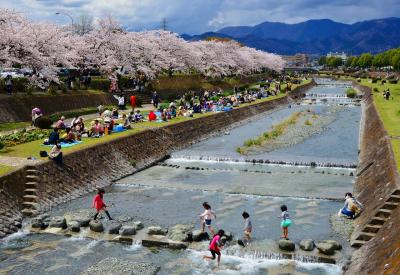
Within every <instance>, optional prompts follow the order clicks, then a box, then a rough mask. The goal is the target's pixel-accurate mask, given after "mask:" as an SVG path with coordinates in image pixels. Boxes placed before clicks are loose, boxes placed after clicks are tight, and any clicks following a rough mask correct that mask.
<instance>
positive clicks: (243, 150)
mask: <svg viewBox="0 0 400 275" xmlns="http://www.w3.org/2000/svg"><path fill="white" fill-rule="evenodd" d="M301 114H302V113H301V112H296V113H294V114H292V115H291V116H290V117H289V118H288V119H285V120H283V121H282V122H280V123H279V124H277V125H274V126H272V130H271V131H268V132H265V133H263V134H262V135H261V136H259V137H257V138H254V139H247V140H245V142H244V143H243V146H242V147H237V148H236V152H238V153H239V154H242V155H244V154H247V152H248V150H249V149H251V148H252V147H257V146H261V145H263V144H265V143H267V142H268V141H270V140H273V139H276V138H278V137H279V136H281V135H282V134H283V133H285V131H286V129H287V127H289V126H290V125H293V124H296V122H297V120H298V118H299V117H300V116H301Z"/></svg>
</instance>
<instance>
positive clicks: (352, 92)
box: [346, 88, 357, 98]
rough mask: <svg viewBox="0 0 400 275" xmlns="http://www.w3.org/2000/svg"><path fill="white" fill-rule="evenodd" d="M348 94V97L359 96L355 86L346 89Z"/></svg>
mask: <svg viewBox="0 0 400 275" xmlns="http://www.w3.org/2000/svg"><path fill="white" fill-rule="evenodd" d="M346 95H347V97H349V98H355V97H356V96H357V91H356V90H354V89H353V88H348V89H347V90H346Z"/></svg>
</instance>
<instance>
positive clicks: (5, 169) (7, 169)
mask: <svg viewBox="0 0 400 275" xmlns="http://www.w3.org/2000/svg"><path fill="white" fill-rule="evenodd" d="M16 168H17V167H13V166H7V165H3V164H0V175H4V174H7V173H9V172H11V171H13V170H15V169H16Z"/></svg>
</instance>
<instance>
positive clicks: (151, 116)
mask: <svg viewBox="0 0 400 275" xmlns="http://www.w3.org/2000/svg"><path fill="white" fill-rule="evenodd" d="M156 119H157V115H156V114H155V113H154V112H153V111H150V112H149V121H155V120H156Z"/></svg>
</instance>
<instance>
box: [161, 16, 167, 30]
mask: <svg viewBox="0 0 400 275" xmlns="http://www.w3.org/2000/svg"><path fill="white" fill-rule="evenodd" d="M161 29H162V30H163V31H166V30H167V29H168V21H167V18H163V19H162V20H161Z"/></svg>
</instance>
